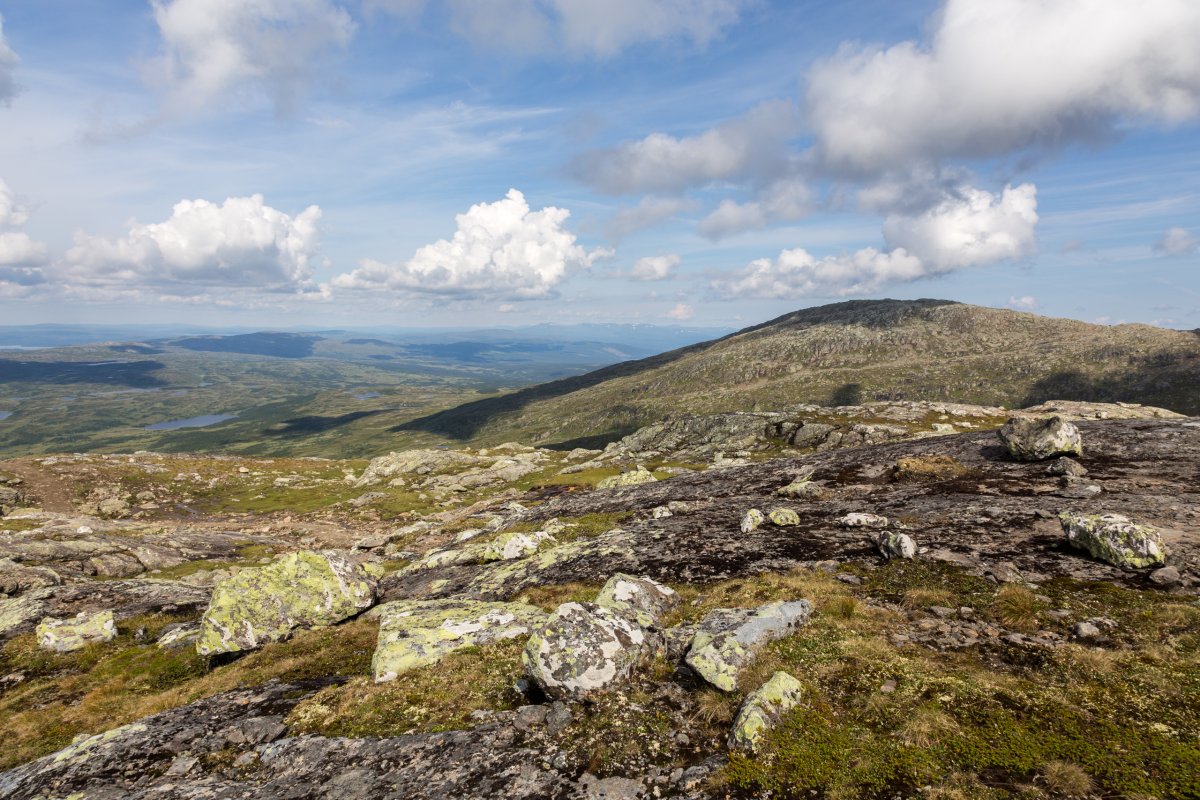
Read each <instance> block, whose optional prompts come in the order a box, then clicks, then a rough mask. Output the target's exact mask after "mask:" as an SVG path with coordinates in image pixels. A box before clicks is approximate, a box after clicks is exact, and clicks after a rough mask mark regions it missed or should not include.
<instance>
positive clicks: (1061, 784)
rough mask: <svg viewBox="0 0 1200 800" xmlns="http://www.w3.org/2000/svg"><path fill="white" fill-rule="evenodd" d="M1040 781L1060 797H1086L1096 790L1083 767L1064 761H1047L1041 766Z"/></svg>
mask: <svg viewBox="0 0 1200 800" xmlns="http://www.w3.org/2000/svg"><path fill="white" fill-rule="evenodd" d="M1042 781H1043V782H1044V783H1045V785H1046V788H1047V789H1049V790H1050V792H1051V793H1053V794H1055V795H1058V796H1060V797H1087V796H1088V795H1090V794H1091V793H1092V792H1094V791H1096V784H1095V783H1094V782H1093V781H1092V779H1091V778H1090V777H1089V776H1088V774H1087V773H1086V772H1084V771H1083V768H1081V767H1079V766H1078V765H1076V764H1071V763H1069V762H1066V761H1049V762H1047V763H1046V765H1045V766H1044V767H1042Z"/></svg>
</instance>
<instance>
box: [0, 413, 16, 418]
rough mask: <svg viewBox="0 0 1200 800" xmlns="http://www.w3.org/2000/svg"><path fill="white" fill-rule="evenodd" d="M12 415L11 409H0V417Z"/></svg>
mask: <svg viewBox="0 0 1200 800" xmlns="http://www.w3.org/2000/svg"><path fill="white" fill-rule="evenodd" d="M12 415H13V412H11V411H0V419H8V418H9V417H11V416H12Z"/></svg>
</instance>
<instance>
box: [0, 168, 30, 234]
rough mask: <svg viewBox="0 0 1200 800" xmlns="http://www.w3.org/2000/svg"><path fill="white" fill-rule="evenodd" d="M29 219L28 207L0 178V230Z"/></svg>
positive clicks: (14, 226)
mask: <svg viewBox="0 0 1200 800" xmlns="http://www.w3.org/2000/svg"><path fill="white" fill-rule="evenodd" d="M28 220H29V208H28V206H26V205H25V203H24V202H22V201H21V199H20V198H19V197H17V195H16V193H14V192H13V190H12V189H11V188H9V185H8V184H7V183H5V182H4V180H3V179H0V230H2V229H4V228H19V227H21V226H22V225H24V224H25V223H26V222H27V221H28Z"/></svg>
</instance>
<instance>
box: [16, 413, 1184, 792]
mask: <svg viewBox="0 0 1200 800" xmlns="http://www.w3.org/2000/svg"><path fill="white" fill-rule="evenodd" d="M1013 415H1014V414H1010V412H1008V411H1006V410H1004V409H1000V408H988V407H976V406H961V405H950V404H928V403H924V404H917V403H889V404H874V405H871V406H853V407H841V408H837V409H827V408H817V407H811V406H801V407H795V408H791V409H786V410H784V411H780V412H771V413H767V412H761V413H758V412H756V413H753V414H736V415H731V414H722V415H711V416H706V417H688V418H680V419H676V420H671V421H667V422H664V423H662V424H659V425H655V426H651V427H650V428H647V429H643V430H641V431H639V432H637V433H635V434H633V435H632V436H630V437H628V438H627V439H625V440H623V441H622V442H620V443H617V444H614V445H612V446H610V447H609V448H608V449H606V450H604V451H595V450H590V451H589V450H575V451H571V452H569V453H564V452H554V451H547V450H539V449H534V448H529V447H523V446H520V445H503V446H500V447H495V448H491V449H485V450H424V451H408V452H404V453H397V454H392V455H389V456H383V457H380V458H378V459H375V460H373V461H371V462H369V463H368V462H365V461H361V462H341V461H325V460H319V459H277V460H269V461H261V460H249V459H235V458H220V457H208V458H198V457H191V456H171V455H162V454H150V453H138V454H133V455H121V456H80V455H76V456H61V457H54V458H44V459H36V460H34V459H28V460H18V461H13V462H5V463H0V507H2V508H3V512H4V515H3V516H0V641H2V642H3V646H2V649H0V717H2V718H4V719H5V720H6V724H5V725H4V726H2V727H0V745H3V747H0V768H7V769H8V771H7V772H4V773H0V797H5V798H7V797H12V798H47V799H48V798H66V797H80V798H110V797H111V798H117V797H146V798H149V797H156V798H159V797H179V798H234V797H238V798H241V797H245V798H250V797H254V798H306V797H339V798H357V797H361V798H377V797H378V798H385V797H386V798H391V797H395V798H402V797H403V798H439V797H480V798H482V797H489V798H490V797H529V798H541V797H561V798H589V797H594V798H640V797H691V798H700V797H727V796H730V797H755V796H763V797H814V796H827V797H893V796H900V797H909V796H918V795H920V796H926V797H941V798H958V797H997V798H999V797H1015V796H1020V797H1051V796H1063V797H1116V796H1124V797H1134V796H1138V797H1163V798H1166V797H1193V796H1198V795H1200V777H1198V776H1200V663H1198V662H1200V605H1198V604H1197V600H1196V594H1197V591H1198V587H1200V419H1196V418H1187V417H1180V416H1178V415H1174V414H1171V413H1170V412H1164V411H1161V410H1159V409H1150V408H1144V407H1140V406H1120V405H1112V406H1108V405H1089V404H1078V403H1055V404H1044V405H1043V406H1041V407H1038V408H1035V409H1029V410H1026V411H1023V412H1015V416H1017V417H1020V418H1022V419H1026V420H1032V421H1035V422H1036V421H1039V420H1045V419H1047V418H1049V417H1050V416H1051V415H1058V416H1060V417H1061V419H1062V423H1061V424H1059V423H1056V424H1058V425H1059V427H1057V428H1055V429H1054V430H1053V431H1050V433H1047V434H1045V436H1044V437H1043V438H1045V439H1046V440H1047V441H1051V440H1052V445H1053V446H1052V447H1051V448H1050V449H1049V450H1047V451H1046V452H1044V453H1034V454H1032V455H1028V456H1026V458H1028V459H1030V460H1021V459H1020V458H1018V457H1017V456H1014V454H1013V452H1014V448H1013V447H1012V446H1010V443H1011V440H1012V437H1013V436H1015V435H1016V434H1012V433H1010V434H1006V435H1008V436H1009V440H1007V441H1006V440H1005V439H1002V438H1001V437H1000V436H998V435H997V430H996V429H997V428H998V427H999V426H1000V425H1001V424H1003V423H1004V422H1005V420H1006V419H1008V418H1009V417H1010V416H1013ZM1068 421H1071V422H1073V427H1072V425H1071V423H1070V422H1068ZM1029 425H1031V426H1032V425H1034V423H1033V422H1031V423H1029ZM1051 434H1053V435H1051ZM1020 435H1021V436H1024V437H1026V438H1029V437H1032V436H1034V434H1033V433H1029V432H1028V431H1026V432H1024V433H1021V434H1020ZM1039 435H1040V434H1039ZM1075 435H1077V436H1078V440H1079V441H1081V443H1082V444H1081V447H1078V446H1077V445H1078V442H1077V441H1074V440H1072V437H1073V436H1075ZM1055 437H1057V438H1055ZM1076 450H1081V452H1076ZM1018 451H1019V449H1018ZM1019 452H1020V451H1019ZM1064 515H1065V516H1064ZM1072 515H1075V516H1072ZM1105 515H1119V516H1118V517H1110V516H1105Z"/></svg>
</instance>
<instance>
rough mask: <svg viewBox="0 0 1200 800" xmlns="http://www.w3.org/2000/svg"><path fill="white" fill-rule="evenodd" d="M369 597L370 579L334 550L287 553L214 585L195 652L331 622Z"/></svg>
mask: <svg viewBox="0 0 1200 800" xmlns="http://www.w3.org/2000/svg"><path fill="white" fill-rule="evenodd" d="M374 602H375V579H374V578H372V577H371V576H370V575H368V574H367V573H366V572H365V571H363V569H362V568H360V567H359V566H357V565H356V564H354V563H353V562H352V561H350V560H349V559H347V558H346V557H345V556H344V555H341V554H339V553H317V552H313V551H311V550H309V551H302V552H298V553H290V554H288V555H286V556H284V557H283V558H280V559H279V560H278V561H275V562H274V563H272V564H269V565H267V566H265V567H260V568H258V569H245V570H242V571H241V572H239V573H238V574H236V575H234V576H232V577H230V578H226V579H225V580H223V581H221V582H220V583H218V584H217V585H216V587H214V589H213V595H212V600H211V601H210V602H209V604H208V610H207V611H205V612H204V619H203V620H202V621H201V626H200V639H199V640H198V641H197V642H196V652H198V653H199V654H200V655H212V654H214V653H233V652H238V651H240V650H253V649H254V648H256V647H260V646H262V645H264V644H266V643H268V642H277V641H281V640H283V639H286V638H288V637H289V636H290V635H291V633H292V631H293V630H295V629H297V628H318V627H323V626H326V625H333V624H334V623H337V622H341V621H342V620H344V619H347V618H348V617H352V616H354V615H355V614H358V613H359V612H360V611H363V610H365V609H367V608H370V607H371V605H372V604H373V603H374Z"/></svg>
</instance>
